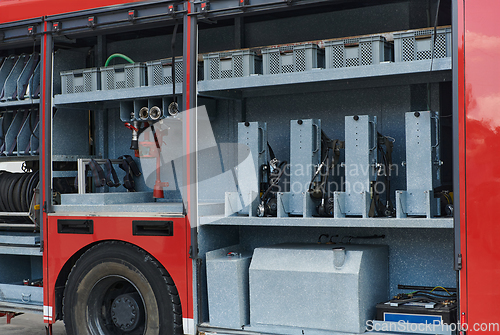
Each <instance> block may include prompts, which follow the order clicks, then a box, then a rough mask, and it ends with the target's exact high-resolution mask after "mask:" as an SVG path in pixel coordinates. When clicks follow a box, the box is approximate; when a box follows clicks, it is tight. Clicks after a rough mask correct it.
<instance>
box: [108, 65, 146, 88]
mask: <svg viewBox="0 0 500 335" xmlns="http://www.w3.org/2000/svg"><path fill="white" fill-rule="evenodd" d="M101 83H102V85H101V89H102V90H103V91H107V90H118V89H124V88H132V87H140V86H145V84H146V66H145V65H144V64H141V63H135V64H119V65H113V66H108V67H101Z"/></svg>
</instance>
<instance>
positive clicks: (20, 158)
mask: <svg viewBox="0 0 500 335" xmlns="http://www.w3.org/2000/svg"><path fill="white" fill-rule="evenodd" d="M39 159H40V157H39V156H38V155H36V156H30V155H26V156H0V162H26V161H37V160H39Z"/></svg>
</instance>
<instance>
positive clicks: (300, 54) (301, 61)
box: [294, 49, 306, 72]
mask: <svg viewBox="0 0 500 335" xmlns="http://www.w3.org/2000/svg"><path fill="white" fill-rule="evenodd" d="M294 57H295V72H303V71H305V70H306V51H305V50H304V49H298V50H295V51H294Z"/></svg>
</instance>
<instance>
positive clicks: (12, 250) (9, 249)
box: [0, 245, 43, 256]
mask: <svg viewBox="0 0 500 335" xmlns="http://www.w3.org/2000/svg"><path fill="white" fill-rule="evenodd" d="M0 255H26V256H42V255H43V253H42V252H41V251H40V247H37V246H34V247H20V246H12V245H0Z"/></svg>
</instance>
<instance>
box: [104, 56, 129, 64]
mask: <svg viewBox="0 0 500 335" xmlns="http://www.w3.org/2000/svg"><path fill="white" fill-rule="evenodd" d="M114 58H122V59H124V60H126V61H127V62H129V63H131V64H134V61H133V60H132V59H131V58H130V57H127V56H125V55H124V54H112V55H111V56H109V57H108V59H106V63H105V64H104V66H108V65H109V63H110V62H111V60H112V59H114Z"/></svg>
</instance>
